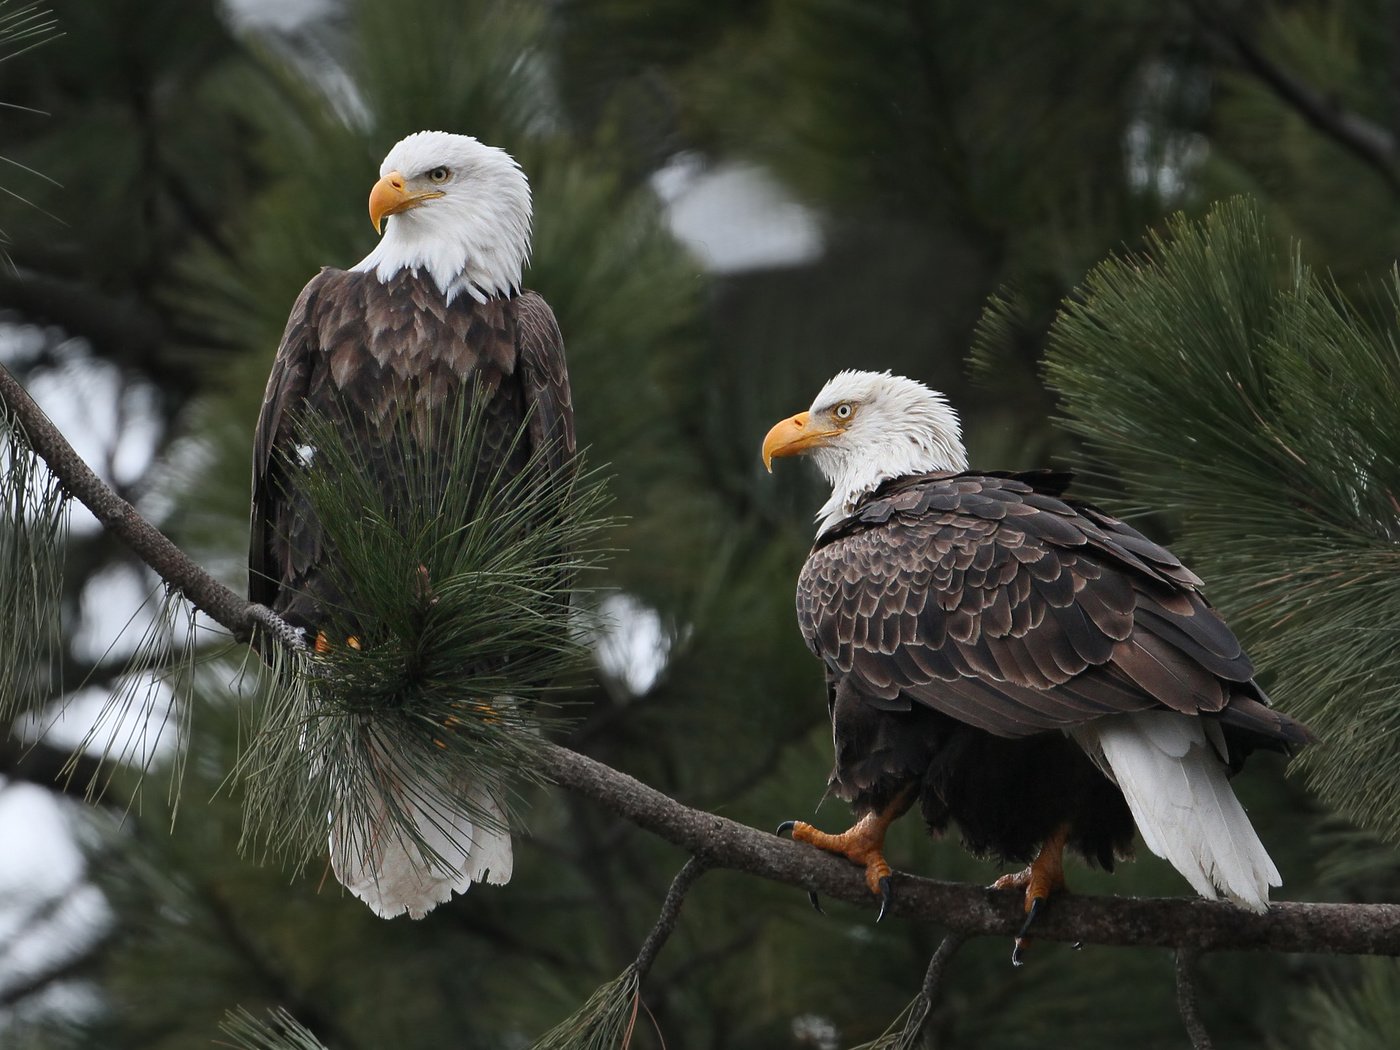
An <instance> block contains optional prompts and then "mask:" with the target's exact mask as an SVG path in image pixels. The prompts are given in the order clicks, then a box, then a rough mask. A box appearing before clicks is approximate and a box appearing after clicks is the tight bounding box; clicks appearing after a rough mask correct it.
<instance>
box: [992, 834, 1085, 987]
mask: <svg viewBox="0 0 1400 1050" xmlns="http://www.w3.org/2000/svg"><path fill="white" fill-rule="evenodd" d="M1068 838H1069V827H1068V826H1067V825H1064V826H1061V827H1060V828H1058V829H1056V831H1055V833H1054V834H1053V835H1051V836H1050V837H1049V838H1048V839H1046V840H1045V844H1044V845H1043V846H1041V847H1040V852H1039V853H1037V854H1036V855H1035V860H1033V861H1031V864H1030V867H1028V868H1023V869H1022V870H1021V871H1017V872H1013V873H1011V874H1010V875H1003V876H1002V877H1001V878H999V879H997V880H996V882H994V883H992V889H994V890H1012V889H1015V890H1025V903H1024V905H1023V906H1022V910H1023V911H1024V912H1025V915H1026V921H1025V922H1023V923H1022V924H1021V930H1020V932H1019V933H1017V934H1016V943H1015V946H1014V947H1013V948H1012V949H1011V964H1012V965H1013V966H1020V965H1021V964H1022V963H1023V962H1025V953H1026V946H1027V945H1029V944H1030V937H1029V936H1028V934H1029V933H1030V928H1031V925H1032V924H1033V923H1034V922H1035V920H1036V919H1037V918H1038V917H1039V916H1040V913H1041V911H1043V910H1044V908H1045V906H1046V905H1047V904H1049V903H1050V898H1051V896H1053V895H1054V894H1056V893H1059V892H1062V891H1063V890H1064V889H1065V867H1064V852H1065V840H1066V839H1068Z"/></svg>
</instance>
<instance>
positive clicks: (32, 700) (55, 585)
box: [0, 411, 68, 724]
mask: <svg viewBox="0 0 1400 1050" xmlns="http://www.w3.org/2000/svg"><path fill="white" fill-rule="evenodd" d="M67 539H68V501H67V497H66V496H65V495H64V494H63V492H62V490H61V489H60V487H59V485H58V482H57V481H55V480H54V478H53V475H52V474H50V473H49V471H48V468H47V467H46V466H45V465H44V464H43V462H42V461H41V460H40V459H39V457H38V456H36V455H35V454H34V453H33V452H31V451H30V449H29V446H28V445H27V444H26V443H25V441H24V435H23V433H22V432H21V431H20V429H19V427H18V424H17V423H15V421H14V420H13V419H12V418H10V417H9V416H8V415H7V414H6V413H4V412H3V411H0V647H3V648H0V666H3V668H4V672H3V673H2V674H0V720H3V721H4V722H5V724H13V723H14V722H15V720H16V718H17V716H19V715H21V714H23V713H25V712H28V711H32V710H35V709H37V708H38V707H39V706H40V705H42V704H43V703H44V702H45V701H46V700H48V699H49V694H50V692H51V691H52V689H53V685H54V683H53V667H54V664H55V658H56V656H57V654H58V651H59V640H60V637H61V623H60V611H61V601H62V597H63V557H64V552H65V550H66V549H67Z"/></svg>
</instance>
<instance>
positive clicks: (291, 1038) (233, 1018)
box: [216, 1007, 326, 1050]
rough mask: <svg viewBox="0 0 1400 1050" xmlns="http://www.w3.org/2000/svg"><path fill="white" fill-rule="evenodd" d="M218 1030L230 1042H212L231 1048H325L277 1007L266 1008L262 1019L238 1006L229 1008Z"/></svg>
mask: <svg viewBox="0 0 1400 1050" xmlns="http://www.w3.org/2000/svg"><path fill="white" fill-rule="evenodd" d="M219 1029H220V1030H221V1031H222V1032H223V1033H224V1034H225V1035H226V1036H228V1037H229V1038H230V1039H232V1040H233V1042H231V1043H218V1044H216V1045H219V1046H228V1047H233V1048H235V1050H326V1047H325V1044H324V1043H322V1042H321V1041H320V1040H319V1039H317V1038H316V1037H315V1036H314V1035H312V1034H311V1033H310V1032H309V1031H307V1030H306V1028H304V1027H303V1026H302V1025H301V1024H300V1023H298V1022H297V1020H296V1018H294V1017H293V1016H292V1015H291V1014H289V1013H288V1012H287V1011H286V1010H284V1009H282V1008H281V1007H278V1008H276V1009H274V1010H269V1011H268V1016H267V1020H265V1021H264V1020H260V1019H259V1018H257V1017H254V1016H253V1015H252V1014H250V1013H249V1012H248V1011H247V1010H245V1009H243V1008H242V1007H239V1008H238V1009H237V1010H230V1011H229V1013H228V1016H227V1017H226V1018H225V1019H224V1023H223V1024H221V1025H220V1026H219Z"/></svg>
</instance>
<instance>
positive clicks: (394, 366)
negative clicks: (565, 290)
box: [248, 131, 575, 917]
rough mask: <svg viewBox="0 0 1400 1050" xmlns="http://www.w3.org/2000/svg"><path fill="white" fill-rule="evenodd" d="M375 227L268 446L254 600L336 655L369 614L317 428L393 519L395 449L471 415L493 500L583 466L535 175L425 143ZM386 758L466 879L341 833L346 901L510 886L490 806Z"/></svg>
mask: <svg viewBox="0 0 1400 1050" xmlns="http://www.w3.org/2000/svg"><path fill="white" fill-rule="evenodd" d="M369 213H370V219H371V221H372V222H373V223H374V226H375V229H376V230H377V231H380V230H382V232H383V237H382V239H381V240H380V241H379V243H378V244H377V245H376V246H375V248H374V250H373V251H372V252H370V254H369V255H368V256H366V257H365V258H364V259H363V260H361V261H360V262H359V263H358V264H356V265H355V266H353V267H351V268H350V269H349V270H338V269H332V268H326V269H323V270H322V271H321V272H320V273H319V274H318V275H317V276H316V277H314V278H312V280H311V282H310V283H309V284H307V286H306V287H305V288H304V289H303V290H302V293H301V295H300V297H299V298H298V299H297V301H296V304H295V305H294V306H293V307H292V312H291V316H290V318H288V321H287V327H286V331H285V333H284V334H283V336H282V343H281V346H280V347H279V348H278V350H277V356H276V360H275V361H274V363H273V366H272V374H271V376H270V377H269V378H268V382H267V394H266V397H265V399H264V401H263V407H262V414H261V416H260V417H259V419H258V424H257V430H256V433H255V437H254V443H253V499H252V537H251V544H250V549H249V558H248V567H249V590H248V596H249V598H250V600H252V601H253V602H256V603H259V604H261V605H263V606H266V607H268V608H270V609H271V610H272V612H273V613H275V614H276V615H277V616H278V617H280V618H281V619H282V620H283V621H284V622H285V623H286V624H288V625H290V626H291V627H292V628H294V629H299V630H301V631H302V632H304V635H305V637H306V639H307V640H308V642H309V643H312V644H314V646H315V647H316V648H319V649H324V648H326V647H327V646H329V645H333V644H344V642H345V641H346V640H348V641H350V643H351V644H358V641H357V639H356V638H355V636H354V635H351V637H350V638H349V639H341V640H339V643H337V640H336V639H331V638H328V637H327V634H326V631H325V628H326V626H327V624H328V621H329V619H330V617H331V612H332V610H334V611H335V612H336V614H337V615H338V616H341V617H342V620H343V618H344V616H346V615H348V617H349V619H350V622H351V623H353V622H354V617H355V610H354V604H355V601H354V595H353V594H347V593H344V589H345V588H344V586H343V584H342V583H341V582H338V581H339V580H340V577H339V575H338V574H337V573H336V572H335V571H334V565H335V559H336V551H335V549H334V547H333V546H332V544H331V543H330V541H329V539H328V537H327V533H326V530H325V529H324V528H323V526H322V523H321V522H320V521H319V520H317V516H316V514H315V512H314V510H313V508H312V505H311V503H310V502H309V500H308V498H307V496H306V494H305V493H304V491H303V489H302V486H301V479H302V478H303V476H304V471H305V469H306V466H307V462H308V460H310V459H311V458H312V457H314V455H315V452H316V450H315V449H314V448H308V447H307V446H306V445H305V444H304V443H303V438H302V437H301V434H300V430H299V425H300V421H301V419H302V417H303V416H304V415H305V414H306V413H308V412H314V413H316V414H317V415H318V416H320V417H322V418H324V419H326V420H328V421H330V422H331V424H332V425H333V426H334V427H335V429H336V432H337V433H338V435H339V436H341V437H343V438H344V439H345V441H346V443H347V446H348V447H352V448H354V449H355V451H356V452H357V453H358V454H360V455H363V456H364V457H366V461H367V462H368V463H369V464H370V465H371V469H372V470H375V471H377V481H378V484H379V485H380V487H381V489H382V495H383V496H384V502H385V504H386V505H388V506H390V507H393V506H395V504H396V501H400V502H401V501H402V500H404V499H405V498H407V497H406V494H405V492H404V490H403V485H402V479H401V478H399V477H396V476H395V471H394V469H393V468H392V467H391V466H390V465H389V464H391V463H393V462H395V458H394V457H393V456H391V455H389V454H388V453H389V449H390V446H391V445H392V444H393V443H394V442H401V441H404V440H408V441H410V442H417V443H420V444H433V443H445V442H450V441H452V435H449V434H444V433H443V429H442V424H443V423H444V422H448V423H450V422H453V421H455V422H457V423H460V422H461V421H462V420H464V419H466V418H467V416H468V413H467V412H464V411H463V410H462V409H463V406H465V405H468V404H473V405H474V406H475V407H474V408H473V412H474V413H476V414H475V415H474V416H473V418H476V419H479V420H480V435H481V436H480V440H479V444H478V447H476V448H475V449H474V457H475V467H474V470H475V476H476V477H477V478H478V479H480V480H482V481H483V482H484V481H485V480H486V479H495V480H496V481H497V482H498V483H499V480H501V479H502V478H508V477H510V476H513V475H514V474H516V473H518V472H519V471H520V470H522V469H523V468H524V466H525V464H526V463H527V461H530V460H531V459H532V457H534V458H535V461H540V460H542V461H543V462H544V463H545V467H546V469H547V470H548V471H550V472H552V473H561V472H564V471H567V470H568V469H570V463H571V462H572V458H573V456H574V449H575V442H574V426H573V407H572V403H571V400H570V393H569V378H568V372H567V369H566V367H565V362H564V347H563V340H562V338H561V336H560V333H559V327H558V325H557V324H556V323H555V319H554V314H553V313H552V312H551V310H550V308H549V306H548V305H547V304H546V303H545V301H544V300H543V299H542V298H540V296H538V295H536V294H535V293H534V292H529V291H523V290H522V289H521V271H522V270H523V268H524V266H525V263H526V260H527V257H528V255H529V249H530V215H531V205H530V187H529V183H528V181H527V180H526V177H525V175H524V173H523V172H522V171H521V170H520V167H519V165H518V164H516V162H515V161H514V160H513V159H512V158H511V157H510V155H509V154H507V153H505V152H504V151H503V150H500V149H496V148H494V147H492V146H487V145H484V144H483V143H481V142H478V141H477V140H476V139H474V138H471V137H468V136H466V135H454V134H447V133H445V132H441V131H423V132H419V133H417V134H414V135H410V136H408V137H407V138H405V139H404V140H403V141H401V142H399V143H398V144H397V145H395V146H394V148H393V149H392V150H390V151H389V154H388V156H387V157H385V158H384V163H383V164H382V165H381V167H380V178H379V181H378V182H376V183H375V184H374V187H373V189H372V190H371V192H370V196H369ZM522 428H525V430H524V435H525V436H524V439H523V440H519V437H520V435H521V433H522ZM405 435H407V436H408V437H405ZM443 447H446V448H453V447H455V446H453V445H451V444H446V445H445V446H443ZM429 451H431V450H429ZM400 461H401V460H400ZM381 757H382V758H383V761H384V765H385V767H386V768H387V769H389V770H390V777H389V779H390V780H391V781H393V782H394V783H393V784H391V788H390V789H391V790H394V791H395V792H396V793H397V794H398V796H399V797H398V799H397V803H396V804H395V805H393V806H390V805H389V803H388V802H387V801H385V800H381V803H383V804H381V805H380V806H379V807H378V812H379V813H380V814H381V815H382V817H383V820H384V821H385V822H386V823H387V821H388V819H389V818H388V813H389V811H390V809H393V810H396V811H398V812H405V811H407V812H411V813H414V814H416V817H417V820H418V823H419V825H420V828H419V830H420V831H421V832H422V836H421V839H422V841H426V842H428V843H431V844H436V845H437V846H439V847H440V848H438V849H436V851H435V852H436V853H438V854H440V855H449V856H451V857H452V860H453V862H454V863H452V864H450V865H447V866H444V863H443V861H442V857H441V856H439V857H434V858H428V857H424V856H422V855H420V852H419V851H418V850H417V849H415V848H414V847H413V846H412V845H410V844H409V842H407V841H406V840H405V838H404V837H403V836H402V835H401V834H397V833H393V832H392V831H391V830H390V829H389V828H387V827H384V828H376V829H372V832H373V833H371V834H369V835H368V836H366V835H364V834H360V833H355V832H354V831H353V830H346V829H341V830H340V831H339V833H337V831H336V829H335V827H334V822H333V829H332V840H331V850H330V852H331V861H332V866H333V868H334V870H335V873H336V875H337V877H338V878H339V879H340V881H341V882H342V883H344V884H345V885H346V886H347V887H349V888H350V890H351V891H352V892H353V893H354V894H355V895H356V896H358V897H360V898H361V899H363V900H364V901H365V902H366V903H368V904H369V906H370V907H371V908H373V909H374V910H375V911H376V912H377V913H378V914H380V915H383V916H386V917H387V916H393V915H396V914H399V913H400V912H403V911H407V912H409V913H410V914H411V915H413V916H414V917H419V916H421V915H422V914H424V913H425V912H426V911H427V910H428V909H430V908H432V907H433V906H434V905H435V904H437V903H440V902H441V901H444V900H446V899H448V898H449V897H450V896H451V894H452V892H454V891H456V892H463V891H465V890H466V889H467V888H468V887H470V885H471V884H472V882H473V881H481V880H485V881H488V882H492V883H504V882H506V881H508V880H509V878H510V874H511V865H512V855H511V845H510V837H509V835H508V834H507V833H506V832H504V831H503V830H499V828H501V827H503V826H504V820H503V815H502V813H501V807H500V802H499V800H498V799H496V798H494V797H493V795H492V794H491V792H490V791H488V790H486V789H485V788H483V786H482V785H479V784H477V785H455V786H454V790H453V791H446V792H445V790H444V787H443V786H442V785H437V784H423V783H417V782H414V781H413V778H412V776H411V775H410V774H408V773H407V772H406V771H405V769H401V768H399V767H400V766H402V763H395V762H394V756H381ZM464 799H469V800H470V801H471V804H472V806H474V807H475V808H476V810H477V811H478V812H481V811H482V810H484V811H486V812H487V813H488V814H494V816H495V817H497V818H501V819H497V820H496V821H495V822H494V823H496V824H497V826H498V827H497V828H488V827H484V826H479V823H480V822H473V821H472V820H471V819H470V817H469V816H468V815H467V813H466V812H465V809H464V807H463V806H462V805H461V802H462V800H464ZM469 808H470V807H469ZM453 854H455V856H453Z"/></svg>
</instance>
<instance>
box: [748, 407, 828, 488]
mask: <svg viewBox="0 0 1400 1050" xmlns="http://www.w3.org/2000/svg"><path fill="white" fill-rule="evenodd" d="M839 433H841V431H840V430H822V429H820V428H818V427H815V426H812V424H811V421H810V420H809V419H808V417H807V413H806V412H799V413H797V415H795V416H790V417H788V418H787V419H785V420H783V421H782V422H781V423H777V424H775V425H774V427H773V429H772V430H770V431H768V436H767V437H765V438H764V439H763V465H764V467H766V468H767V469H768V473H770V474H771V473H773V460H774V459H776V458H777V457H778V456H800V455H801V454H802V453H804V452H810V451H811V450H812V449H814V448H821V446H823V445H825V444H826V443H827V441H828V440H829V439H830V438H832V437H835V436H836V435H837V434H839Z"/></svg>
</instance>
